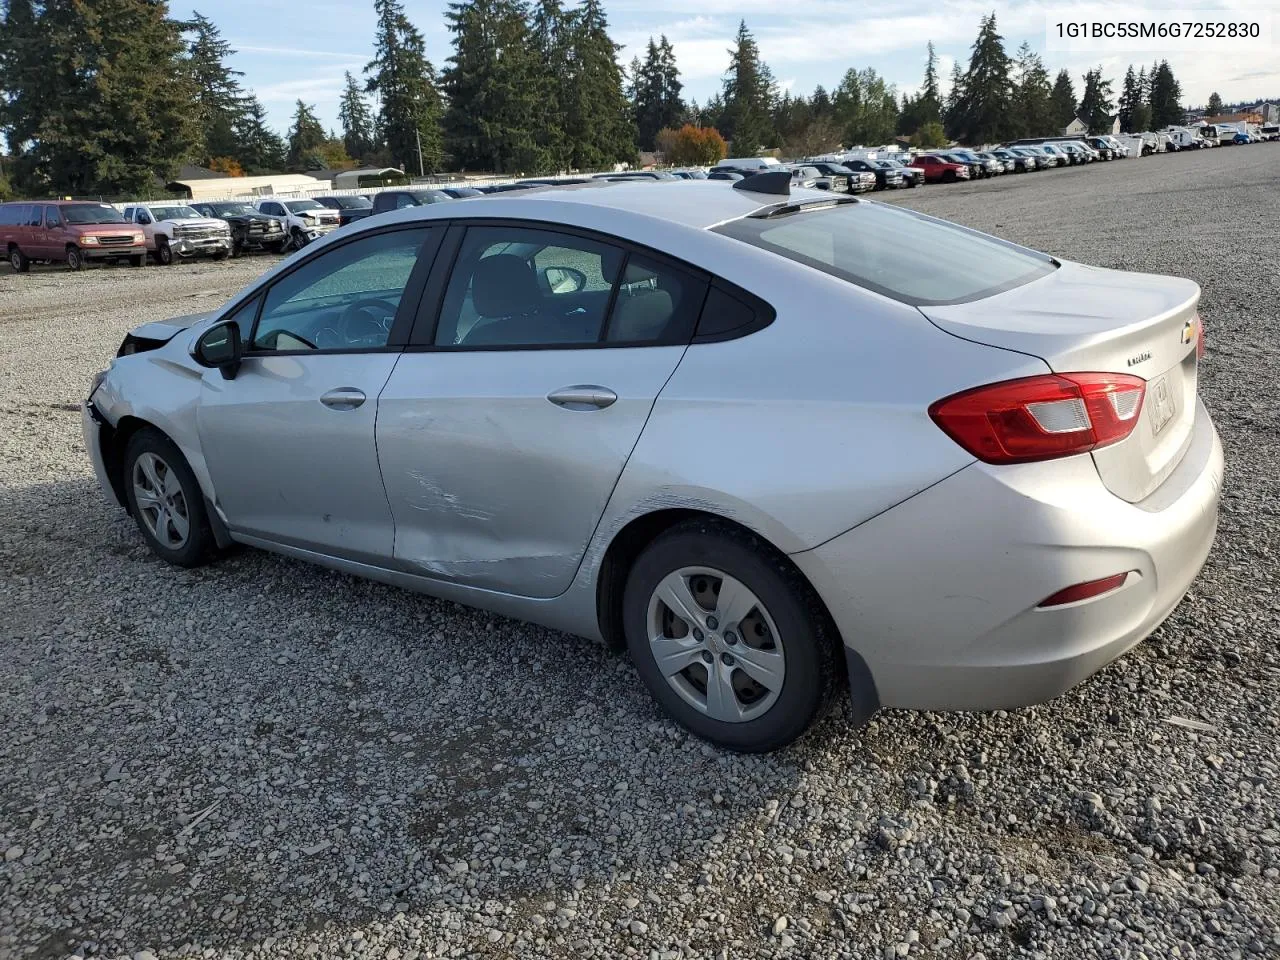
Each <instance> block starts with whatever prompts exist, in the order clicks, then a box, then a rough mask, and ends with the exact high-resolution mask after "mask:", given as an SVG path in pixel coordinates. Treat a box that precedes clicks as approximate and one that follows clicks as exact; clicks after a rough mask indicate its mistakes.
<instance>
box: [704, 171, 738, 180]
mask: <svg viewBox="0 0 1280 960" xmlns="http://www.w3.org/2000/svg"><path fill="white" fill-rule="evenodd" d="M707 179H708V180H741V179H742V174H740V173H734V172H733V171H731V170H708V171H707Z"/></svg>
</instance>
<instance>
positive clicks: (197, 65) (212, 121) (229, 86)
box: [185, 11, 245, 164]
mask: <svg viewBox="0 0 1280 960" xmlns="http://www.w3.org/2000/svg"><path fill="white" fill-rule="evenodd" d="M185 26H186V30H187V32H189V33H192V34H194V37H193V38H192V40H191V43H190V45H189V46H188V47H187V67H188V69H189V70H190V72H191V77H192V80H193V81H194V89H195V98H196V104H195V106H196V115H195V117H194V120H195V124H196V130H197V136H198V137H199V141H198V142H197V143H196V144H195V146H194V150H193V153H192V156H193V159H196V160H197V161H199V162H200V163H205V164H207V163H208V162H209V160H210V159H211V158H213V157H232V158H234V159H236V160H237V161H239V160H240V159H241V158H240V141H239V139H238V138H237V137H236V127H237V126H238V125H239V124H240V122H241V121H242V119H243V117H244V111H245V94H244V90H242V89H241V87H240V81H239V80H238V79H236V78H237V77H243V76H244V74H243V73H242V72H241V71H239V70H232V69H231V68H230V67H228V66H227V64H226V61H227V59H228V58H229V57H230V56H231V55H232V54H234V53H235V51H234V50H232V49H231V44H229V43H227V41H225V40H223V39H222V33H221V31H219V30H218V28H217V26H216V25H215V24H214V23H213V21H212V20H210V19H209V18H208V17H205V16H202V15H201V14H200V13H199V12H194V11H193V13H192V15H191V20H190V22H189V23H187V24H186V25H185Z"/></svg>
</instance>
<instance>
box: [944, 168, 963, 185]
mask: <svg viewBox="0 0 1280 960" xmlns="http://www.w3.org/2000/svg"><path fill="white" fill-rule="evenodd" d="M959 179H960V178H959V177H957V176H956V172H955V171H954V170H946V171H944V172H943V174H942V182H943V183H955V182H956V181H957V180H959Z"/></svg>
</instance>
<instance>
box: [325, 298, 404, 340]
mask: <svg viewBox="0 0 1280 960" xmlns="http://www.w3.org/2000/svg"><path fill="white" fill-rule="evenodd" d="M395 319H396V305H395V304H394V303H391V302H390V301H388V300H379V299H368V300H357V301H356V302H355V303H353V304H351V306H349V307H347V309H345V310H343V311H342V316H341V317H339V318H338V332H339V334H340V335H341V336H342V339H343V340H344V341H345V342H346V345H347V346H371V347H381V346H383V345H385V344H386V342H387V337H388V336H389V335H390V333H391V324H392V323H394V322H395ZM362 341H365V342H363V343H362Z"/></svg>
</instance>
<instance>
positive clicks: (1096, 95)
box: [1080, 67, 1113, 133]
mask: <svg viewBox="0 0 1280 960" xmlns="http://www.w3.org/2000/svg"><path fill="white" fill-rule="evenodd" d="M1112 109H1113V106H1112V103H1111V81H1110V80H1104V79H1102V67H1096V68H1094V69H1093V70H1090V71H1089V72H1088V73H1086V74H1085V75H1084V93H1082V94H1081V95H1080V119H1081V120H1083V121H1084V122H1085V123H1086V124H1088V125H1089V132H1090V133H1110V132H1111V122H1112V117H1113V114H1112V112H1111V111H1112Z"/></svg>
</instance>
